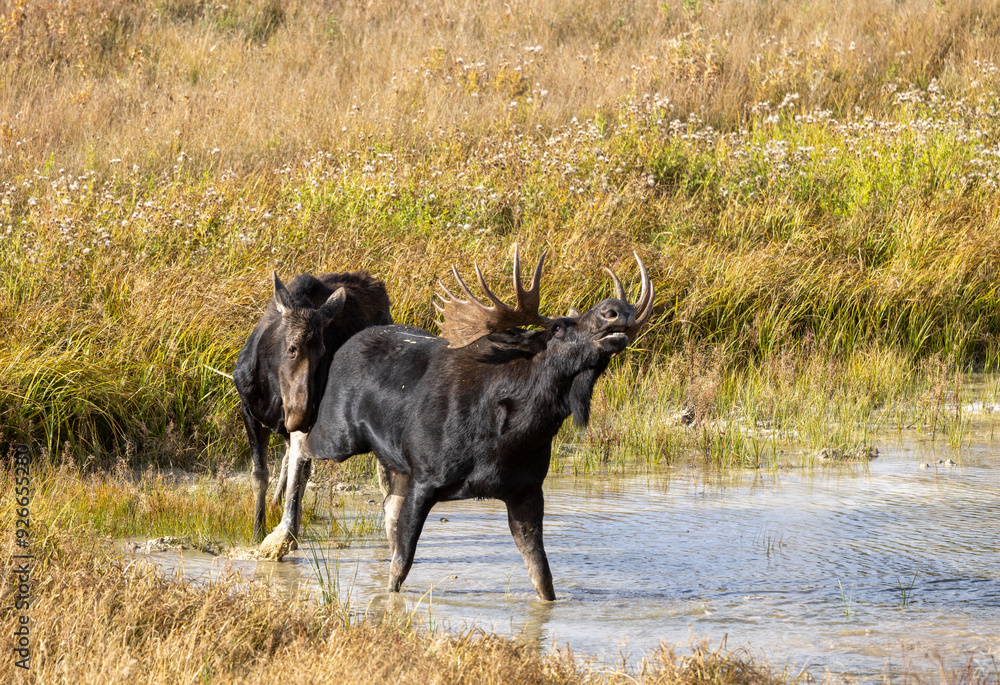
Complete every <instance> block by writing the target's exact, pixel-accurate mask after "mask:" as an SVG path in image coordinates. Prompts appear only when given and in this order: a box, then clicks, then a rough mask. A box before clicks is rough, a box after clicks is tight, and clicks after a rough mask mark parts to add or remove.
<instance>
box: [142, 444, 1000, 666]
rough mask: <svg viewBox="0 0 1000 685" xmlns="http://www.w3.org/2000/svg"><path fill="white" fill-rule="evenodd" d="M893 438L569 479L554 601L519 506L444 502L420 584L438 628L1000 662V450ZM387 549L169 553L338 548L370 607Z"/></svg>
mask: <svg viewBox="0 0 1000 685" xmlns="http://www.w3.org/2000/svg"><path fill="white" fill-rule="evenodd" d="M939 445H940V443H939ZM880 448H881V449H882V456H881V457H880V458H879V459H877V460H875V461H872V462H870V463H867V464H865V465H835V466H822V467H819V466H818V467H816V468H814V469H801V468H794V469H792V468H789V469H777V470H769V471H740V472H731V471H730V472H725V473H720V472H714V471H706V470H703V469H699V468H693V467H692V468H674V469H670V470H669V471H666V472H665V473H663V474H661V475H655V476H632V477H587V478H571V477H567V476H562V477H558V478H550V479H549V480H548V481H547V482H546V488H545V489H546V516H545V542H546V550H547V552H548V555H549V563H550V565H551V567H552V572H553V576H554V581H555V588H556V593H557V595H558V597H559V599H558V601H556V602H554V603H551V604H546V603H543V602H539V601H538V600H537V598H536V596H535V592H534V590H533V589H532V586H531V582H530V580H529V579H528V574H527V571H526V570H525V568H524V564H523V562H522V560H521V557H520V555H519V554H518V552H517V549H516V547H515V546H514V542H513V539H512V538H511V537H510V533H509V531H508V529H507V517H506V511H505V509H504V507H503V505H502V504H500V503H499V502H490V501H485V502H477V501H467V502H456V503H445V504H439V505H438V506H436V507H435V508H434V510H433V511H432V512H431V516H430V517H429V519H428V522H427V525H426V527H425V529H424V532H423V535H422V536H421V538H420V542H419V544H418V547H417V554H416V560H415V563H414V565H413V569H412V571H411V572H410V575H409V577H408V578H407V581H406V583H405V585H404V592H403V593H402V594H403V597H404V598H405V599H406V601H407V604H408V608H409V609H410V610H414V609H415V611H416V614H417V615H418V616H420V617H423V618H425V619H430V620H433V621H435V622H436V624H437V625H439V626H450V627H452V628H463V627H469V626H471V625H475V626H479V627H482V628H485V629H491V630H496V631H498V632H500V633H505V634H511V635H521V636H522V638H523V639H531V640H535V641H537V642H538V644H539V645H540V646H541V648H543V649H551V648H552V647H553V646H561V645H565V644H568V645H570V646H571V647H572V649H573V650H574V652H575V653H577V654H583V655H590V656H595V657H598V658H600V659H605V660H608V661H614V662H618V663H620V661H621V658H622V656H623V655H624V656H625V658H627V659H628V660H629V661H631V662H632V663H636V662H637V661H638V660H639V659H641V657H642V656H643V655H644V654H645V653H647V652H649V651H650V650H651V649H653V648H654V647H656V646H657V645H658V644H659V643H660V642H661V641H666V642H667V643H669V644H671V645H678V646H679V647H680V648H681V649H682V650H683V649H684V648H686V646H687V645H689V644H691V641H692V638H694V639H698V640H700V639H702V638H705V639H707V640H708V641H709V642H710V644H711V645H712V646H713V647H714V646H716V645H718V644H719V643H720V642H721V641H722V640H724V639H725V640H726V644H727V646H728V647H729V648H733V647H739V646H741V645H746V646H748V647H749V648H750V650H751V653H752V654H754V655H755V656H762V657H764V658H765V659H766V661H767V662H769V663H770V664H771V665H772V666H775V667H778V668H782V667H785V666H787V667H788V669H789V673H790V674H791V675H797V674H798V673H800V672H801V671H803V670H805V671H807V672H808V673H809V674H810V675H811V676H813V677H821V676H822V675H823V674H824V672H825V671H830V672H834V673H837V674H845V675H851V676H853V677H856V678H860V679H862V680H871V681H874V680H882V677H883V676H884V675H886V674H888V675H891V676H894V677H898V676H902V675H904V674H913V675H931V674H936V673H938V671H939V666H940V665H941V664H943V665H944V667H945V668H947V669H953V670H961V669H964V668H965V667H966V666H967V665H968V664H969V663H970V660H971V663H972V664H973V665H974V666H975V667H976V668H980V669H983V670H985V671H986V672H987V673H992V674H994V675H995V676H996V675H997V674H1000V522H998V520H997V514H998V512H1000V451H998V450H996V449H995V448H992V447H990V448H985V447H980V448H977V447H971V448H965V449H963V450H962V451H961V452H957V451H953V450H946V449H945V448H944V447H943V446H941V447H939V450H937V451H936V450H935V448H933V447H932V446H929V445H925V444H921V443H916V442H914V443H910V444H905V443H904V444H902V445H897V446H895V447H893V446H892V445H889V446H880ZM939 459H941V460H948V459H954V460H955V461H956V462H957V465H955V466H947V465H945V464H943V463H942V464H938V463H937V461H938V460H939ZM924 464H929V467H927V468H922V465H924ZM358 504H359V506H361V504H360V502H359V503H358ZM387 554H388V547H387V545H386V544H385V543H384V542H382V541H381V540H369V541H361V542H353V543H351V545H350V546H348V547H347V548H344V549H337V548H336V546H335V545H332V544H330V543H324V542H321V541H316V542H313V543H308V544H306V545H305V547H304V549H303V550H300V551H298V552H294V553H293V554H292V555H291V556H289V557H286V560H285V561H283V562H280V563H274V562H253V561H248V562H241V561H232V562H230V561H227V560H222V559H213V558H211V557H208V556H207V555H201V554H198V553H193V552H184V553H183V557H181V556H180V553H178V552H163V553H158V554H154V555H151V556H152V557H153V558H154V559H155V560H156V561H157V563H160V564H163V565H164V566H165V567H167V568H173V567H176V566H178V565H181V564H182V565H183V567H184V569H185V573H186V575H187V576H188V577H199V576H200V575H203V574H205V573H209V572H211V570H212V569H219V568H220V567H221V565H223V564H229V563H231V564H234V565H236V566H237V567H238V568H242V569H245V570H246V572H247V573H253V574H257V575H262V576H266V577H270V578H271V579H272V581H273V582H280V583H287V584H288V585H289V586H290V587H291V586H298V585H299V584H306V585H307V586H311V587H313V588H318V584H317V576H316V574H315V566H316V559H319V564H320V567H321V568H322V570H323V572H324V573H327V572H330V571H333V572H336V573H338V575H339V587H340V592H341V593H342V596H343V597H345V598H347V597H349V598H350V601H351V605H352V607H353V608H354V609H355V610H357V611H359V612H364V611H366V610H374V609H375V608H376V607H379V606H383V605H384V603H385V600H386V595H385V594H384V588H385V585H386V582H387V579H388V558H387Z"/></svg>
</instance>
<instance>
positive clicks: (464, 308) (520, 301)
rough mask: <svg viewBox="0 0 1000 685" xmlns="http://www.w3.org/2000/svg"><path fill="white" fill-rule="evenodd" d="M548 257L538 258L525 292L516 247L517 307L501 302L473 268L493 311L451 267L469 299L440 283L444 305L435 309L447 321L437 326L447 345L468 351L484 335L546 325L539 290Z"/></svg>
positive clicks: (476, 266)
mask: <svg viewBox="0 0 1000 685" xmlns="http://www.w3.org/2000/svg"><path fill="white" fill-rule="evenodd" d="M545 255H546V252H543V253H542V256H541V257H539V259H538V265H537V266H536V267H535V273H534V275H533V276H532V277H531V286H530V287H529V288H528V289H527V290H525V289H524V288H523V287H521V256H520V254H519V253H518V249H517V243H515V244H514V292H515V294H516V297H517V304H516V305H515V306H514V307H510V306H509V305H506V304H504V303H503V302H501V301H500V298H499V297H497V296H496V295H495V294H494V293H493V291H492V290H490V289H489V288H488V287H487V286H486V279H484V278H483V272H482V271H480V270H479V265H478V264H475V265H474V266H475V269H476V278H477V279H479V285H480V287H482V289H483V291H484V292H485V293H486V296H487V297H488V298H489V299H490V301H491V302H493V305H494V306H492V307H490V306H487V305H486V303H484V302H482V301H480V300H479V299H478V298H477V297H476V296H475V295H473V294H472V292H471V291H470V290H469V286H467V285H466V284H465V281H463V280H462V277H461V276H459V275H458V269H457V268H455V267H454V266H452V267H451V271H452V273H453V274H455V280H457V281H458V285H459V287H461V288H462V292H463V293H465V296H466V297H467V298H469V299H468V300H462V299H459V298H458V297H456V296H455V294H454V293H452V292H451V291H450V290H448V288H447V287H445V285H444V283H441V282H440V281H438V285H440V286H441V289H442V290H443V291H444V295H438V297H439V298H440V299H441V304H440V305H439V304H438V303H437V302H435V303H434V306H435V307H436V308H437V310H438V311H439V312H441V313H442V314H443V315H444V320H443V321H441V322H440V323H439V324H438V326H439V327H440V328H441V337H442V338H444V339H445V340H447V341H448V347H451V348H459V347H465V346H466V345H470V344H472V343H474V342H475V341H477V340H479V339H480V338H482V337H483V336H485V335H489V334H490V333H496V332H497V331H502V330H506V329H508V328H512V327H514V326H530V325H536V326H542V325H545V324H546V323H547V322H548V319H547V318H545V317H544V316H541V315H540V314H539V313H538V305H539V299H540V295H539V292H538V287H539V283H540V282H541V280H542V264H544V263H545Z"/></svg>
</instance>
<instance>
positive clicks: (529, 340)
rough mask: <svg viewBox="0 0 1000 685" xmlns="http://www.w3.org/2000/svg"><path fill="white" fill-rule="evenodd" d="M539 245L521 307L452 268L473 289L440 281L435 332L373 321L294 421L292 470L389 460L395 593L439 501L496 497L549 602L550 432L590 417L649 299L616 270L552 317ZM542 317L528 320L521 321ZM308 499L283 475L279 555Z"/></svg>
mask: <svg viewBox="0 0 1000 685" xmlns="http://www.w3.org/2000/svg"><path fill="white" fill-rule="evenodd" d="M544 261H545V254H542V256H541V258H540V259H539V260H538V265H537V266H536V267H535V271H534V275H533V277H532V280H531V285H530V287H529V288H528V289H527V290H524V289H523V287H522V285H521V278H520V261H519V256H518V252H517V247H516V245H515V249H514V290H515V293H516V298H517V303H516V306H514V307H510V306H508V305H506V304H504V303H503V302H501V300H500V299H499V298H498V297H497V296H496V295H495V294H494V293H493V291H491V290H490V289H489V288H488V287H487V285H486V282H485V279H484V278H483V275H482V272H481V271H480V270H479V267H478V265H477V266H476V267H475V271H476V276H477V278H478V280H479V285H480V286H481V287H482V289H483V291H484V292H485V293H486V296H487V297H488V298H489V299H490V301H491V302H492V306H488V305H487V304H485V303H484V302H482V301H480V300H479V299H477V298H476V297H475V296H474V295H473V294H472V293H471V292H470V291H469V288H468V286H467V285H466V284H465V282H464V281H463V280H462V278H461V276H460V275H459V273H458V270H457V269H455V268H454V267H453V268H452V271H453V273H454V275H455V278H456V280H457V281H458V284H459V286H460V287H461V289H462V292H463V293H464V295H465V297H466V298H467V299H465V300H463V299H460V298H459V297H457V296H455V295H454V294H453V293H452V292H450V291H449V290H448V289H447V288H445V287H444V285H442V286H441V287H442V289H443V290H444V295H443V296H442V297H441V299H442V303H441V305H438V304H437V303H435V306H438V309H439V310H440V311H441V312H442V313H443V321H442V322H441V323H440V328H441V337H440V338H439V337H435V336H433V335H431V334H430V333H427V332H426V331H423V330H421V329H419V328H414V327H412V326H401V325H393V326H376V327H373V328H368V329H365V330H364V331H362V332H360V333H358V334H357V335H356V336H354V337H353V338H351V339H350V340H349V341H347V343H345V344H344V346H343V347H341V348H340V350H338V351H337V353H336V354H335V355H334V358H333V361H332V363H331V367H330V374H329V380H328V381H327V387H326V391H325V392H324V394H323V399H322V400H321V402H320V405H319V409H318V410H317V417H316V423H315V425H314V426H313V428H312V430H311V431H309V433H308V434H305V433H300V432H293V433H291V446H290V448H289V467H288V473H289V478H290V479H293V480H294V479H297V478H299V477H301V474H300V472H299V469H298V468H297V467H296V464H297V462H298V460H300V459H303V458H308V459H332V460H334V461H337V462H340V461H344V460H346V459H347V458H349V457H351V456H352V455H356V454H363V453H366V452H374V453H375V456H376V457H377V458H378V460H379V462H381V464H382V465H383V466H385V467H386V468H387V469H388V470H390V471H392V472H393V474H394V475H393V477H392V479H391V491H390V495H389V496H388V498H387V500H386V505H385V519H386V520H385V524H386V533H387V536H388V538H389V549H390V555H391V562H390V567H389V590H390V591H392V592H398V591H399V588H400V586H401V585H402V583H403V581H404V580H405V579H406V576H407V573H408V572H409V570H410V567H411V565H412V564H413V556H414V551H415V549H416V544H417V539H418V538H419V537H420V532H421V530H422V528H423V525H424V522H425V520H426V518H427V515H428V514H429V512H430V510H431V507H433V506H434V504H435V503H437V502H442V501H448V500H460V499H469V498H492V499H499V500H501V501H503V502H504V503H505V504H506V505H507V517H508V522H509V525H510V531H511V533H512V535H513V536H514V541H515V542H516V543H517V547H518V549H519V550H520V552H521V555H522V557H523V558H524V562H525V565H526V566H527V568H528V573H529V575H530V576H531V582H532V584H533V585H534V587H535V591H536V592H537V593H538V596H539V597H540V598H541V599H543V600H554V599H555V590H554V589H553V586H552V574H551V572H550V571H549V563H548V560H547V558H546V556H545V550H544V547H543V545H542V517H543V510H544V499H543V495H542V482H543V480H544V479H545V476H546V474H547V472H548V469H549V460H550V456H551V449H552V439H553V437H554V436H555V434H556V432H557V431H558V430H559V427H560V426H561V425H562V423H563V421H564V420H565V419H566V418H567V417H568V416H569V415H570V414H572V415H573V418H574V420H575V421H576V423H577V424H578V425H581V426H585V425H586V424H587V422H588V419H589V415H590V400H591V395H592V393H593V389H594V384H595V383H596V382H597V379H598V378H599V377H600V375H601V374H602V373H603V372H604V370H605V369H606V368H607V366H608V363H609V362H610V361H611V358H612V357H613V356H614V355H615V354H617V353H619V352H621V351H622V350H624V349H625V348H626V347H627V346H628V344H629V342H630V341H632V340H634V339H635V336H636V334H637V333H638V332H639V329H640V327H641V326H642V325H643V324H644V323H646V321H648V320H649V317H650V314H651V313H652V311H653V285H652V283H651V282H650V279H649V275H648V274H647V272H646V268H645V266H644V265H643V263H642V260H640V259H639V256H638V255H636V261H637V262H638V264H639V271H640V273H641V276H642V287H641V292H640V295H639V301H638V302H637V303H636V304H634V305H633V304H629V302H628V301H627V299H626V295H625V289H624V288H623V287H622V284H621V282H620V281H619V280H618V277H617V276H616V275H615V274H614V272H613V271H611V270H610V269H609V270H608V272H609V273H610V274H611V278H612V281H613V283H614V287H615V297H613V298H609V299H606V300H603V301H602V302H600V303H598V304H597V305H596V306H594V307H593V308H592V309H590V310H589V311H587V312H585V313H584V314H578V313H576V312H573V313H571V315H569V316H563V317H558V318H553V319H549V318H546V317H544V316H541V315H540V314H539V313H538V308H539V285H540V281H541V275H542V265H543V263H544ZM528 325H536V326H541V328H540V329H534V330H527V329H524V328H520V327H521V326H528ZM300 506H301V497H300V495H299V493H298V490H297V488H296V487H293V485H291V484H290V485H289V488H288V497H287V498H286V501H285V509H284V514H283V518H282V521H281V523H280V524H279V525H278V527H277V528H275V530H274V531H273V532H272V533H271V535H269V536H268V537H267V538H266V539H265V540H264V542H263V544H262V545H261V549H260V551H261V554H262V556H270V557H272V558H280V557H281V556H283V555H284V554H285V553H286V552H287V550H288V549H290V547H291V542H292V541H293V540H294V537H295V536H296V535H297V533H298V530H297V524H298V520H299V517H298V508H299V507H300Z"/></svg>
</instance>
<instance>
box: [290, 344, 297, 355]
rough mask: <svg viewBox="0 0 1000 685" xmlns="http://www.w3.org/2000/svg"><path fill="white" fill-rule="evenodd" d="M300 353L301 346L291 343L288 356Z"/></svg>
mask: <svg viewBox="0 0 1000 685" xmlns="http://www.w3.org/2000/svg"><path fill="white" fill-rule="evenodd" d="M298 353H299V348H298V347H296V346H295V345H289V346H288V356H289V357H294V356H295V355H296V354H298Z"/></svg>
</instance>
